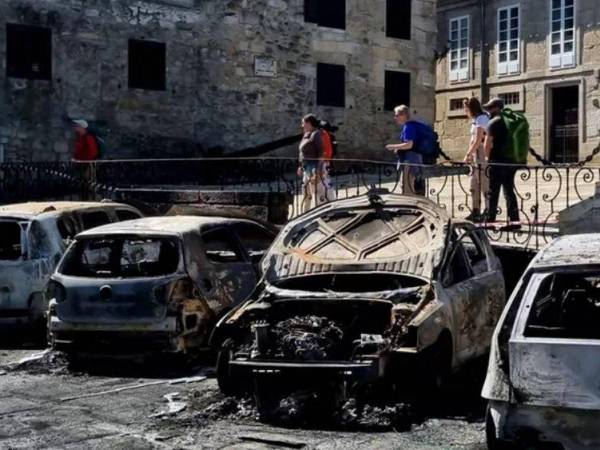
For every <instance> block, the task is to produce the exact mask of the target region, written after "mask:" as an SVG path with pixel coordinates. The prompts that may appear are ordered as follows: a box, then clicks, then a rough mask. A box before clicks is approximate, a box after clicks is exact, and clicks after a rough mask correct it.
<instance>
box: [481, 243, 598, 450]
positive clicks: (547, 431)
mask: <svg viewBox="0 0 600 450" xmlns="http://www.w3.org/2000/svg"><path fill="white" fill-rule="evenodd" d="M599 324H600V234H581V235H574V236H565V237H561V238H558V239H557V240H555V241H554V242H552V243H551V244H550V245H549V246H548V247H546V248H545V249H544V250H542V251H541V252H540V253H539V254H538V255H537V256H536V258H535V259H534V260H533V261H532V262H531V264H530V266H529V267H528V269H527V270H526V271H525V273H524V274H523V276H522V278H521V280H520V282H519V284H518V285H517V287H516V288H515V290H514V292H513V294H512V296H511V298H510V300H509V301H508V304H507V305H506V308H505V310H504V313H503V315H502V317H501V319H500V322H499V323H498V327H497V329H496V331H495V334H494V338H493V341H492V351H491V353H490V362H489V369H488V374H487V378H486V381H485V384H484V387H483V393H482V395H483V397H484V398H486V399H487V400H488V405H489V406H488V411H487V415H486V432H487V433H486V434H487V440H488V447H489V448H490V449H504V448H511V449H512V448H540V449H542V448H543V449H584V448H585V449H589V448H600V427H599V426H598V425H599V424H600V383H599V382H598V374H600V326H599Z"/></svg>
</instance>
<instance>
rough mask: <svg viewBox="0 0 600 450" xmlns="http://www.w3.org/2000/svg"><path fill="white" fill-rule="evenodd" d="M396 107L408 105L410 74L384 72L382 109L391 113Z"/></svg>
mask: <svg viewBox="0 0 600 450" xmlns="http://www.w3.org/2000/svg"><path fill="white" fill-rule="evenodd" d="M398 105H407V106H408V105H410V73H408V72H396V71H392V70H386V71H385V102H384V109H385V110H386V111H393V110H394V108H395V107H396V106H398Z"/></svg>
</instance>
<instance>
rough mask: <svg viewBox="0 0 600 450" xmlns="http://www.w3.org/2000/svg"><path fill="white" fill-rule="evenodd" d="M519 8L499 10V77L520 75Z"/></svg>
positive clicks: (510, 7) (511, 7) (512, 7)
mask: <svg viewBox="0 0 600 450" xmlns="http://www.w3.org/2000/svg"><path fill="white" fill-rule="evenodd" d="M520 22H521V17H520V8H519V6H518V5H517V6H509V7H506V8H501V9H499V10H498V75H513V74H518V73H519V72H520V70H521V67H520V59H521V58H520V53H521V52H520V27H521V23H520Z"/></svg>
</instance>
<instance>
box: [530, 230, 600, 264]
mask: <svg viewBox="0 0 600 450" xmlns="http://www.w3.org/2000/svg"><path fill="white" fill-rule="evenodd" d="M599 255H600V233H589V234H576V235H571V236H562V237H559V238H557V239H556V240H554V241H552V242H551V243H550V244H548V246H547V247H546V248H544V249H543V250H542V251H541V252H539V253H538V255H537V256H536V257H535V259H534V260H533V261H532V262H531V267H533V268H536V269H538V268H550V267H557V266H575V265H584V264H598V263H600V256H599Z"/></svg>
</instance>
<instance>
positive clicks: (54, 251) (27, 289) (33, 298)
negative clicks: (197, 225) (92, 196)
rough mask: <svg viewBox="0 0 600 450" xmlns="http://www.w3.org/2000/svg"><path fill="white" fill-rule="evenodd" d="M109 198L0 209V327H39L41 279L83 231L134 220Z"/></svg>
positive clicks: (133, 215)
mask: <svg viewBox="0 0 600 450" xmlns="http://www.w3.org/2000/svg"><path fill="white" fill-rule="evenodd" d="M141 216H142V214H141V213H140V212H139V211H138V210H137V209H135V208H132V207H131V206H128V205H123V204H119V203H110V202H66V201H52V202H32V203H20V204H13V205H6V206H2V207H0V326H7V325H15V324H24V325H38V324H39V325H44V324H45V320H44V313H45V311H46V309H47V304H46V301H45V298H44V295H43V293H44V290H45V287H46V283H47V282H48V280H49V279H50V275H52V272H53V271H54V268H55V267H56V264H57V263H58V261H59V259H60V258H61V256H62V254H63V252H64V251H65V249H66V247H67V245H68V243H69V242H70V240H72V239H73V238H74V237H75V235H76V234H77V233H79V232H81V231H83V230H86V229H89V228H93V227H96V226H99V225H104V224H107V223H111V222H118V221H122V220H130V219H137V218H140V217H141Z"/></svg>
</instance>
